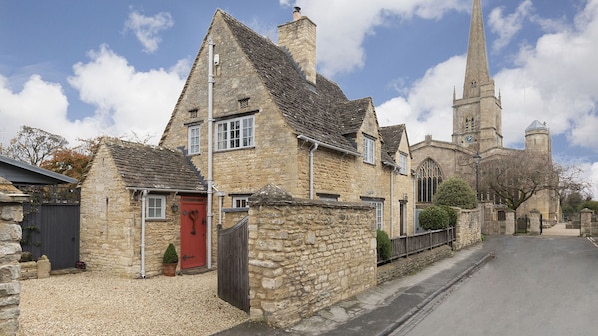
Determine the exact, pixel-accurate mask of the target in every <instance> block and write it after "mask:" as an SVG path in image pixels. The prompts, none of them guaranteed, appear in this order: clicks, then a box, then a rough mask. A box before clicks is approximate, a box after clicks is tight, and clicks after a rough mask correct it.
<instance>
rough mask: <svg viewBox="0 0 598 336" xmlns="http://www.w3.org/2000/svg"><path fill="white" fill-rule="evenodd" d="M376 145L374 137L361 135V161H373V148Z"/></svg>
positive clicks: (372, 162)
mask: <svg viewBox="0 0 598 336" xmlns="http://www.w3.org/2000/svg"><path fill="white" fill-rule="evenodd" d="M375 147H376V142H375V141H374V139H372V138H370V137H368V136H364V137H363V162H365V163H371V164H374V163H375V159H376V158H375V155H374V150H375Z"/></svg>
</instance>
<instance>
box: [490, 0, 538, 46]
mask: <svg viewBox="0 0 598 336" xmlns="http://www.w3.org/2000/svg"><path fill="white" fill-rule="evenodd" d="M503 10H504V7H496V8H494V9H493V10H492V11H491V12H490V15H489V16H488V24H489V26H490V29H491V30H492V32H494V33H496V34H498V35H499V38H498V39H497V40H495V41H494V43H493V44H492V48H493V49H494V50H495V51H496V50H500V49H502V48H504V47H505V46H507V45H508V44H509V43H510V42H511V39H512V38H513V37H514V36H515V34H517V33H518V32H519V31H520V30H521V28H522V27H523V22H524V20H525V19H526V18H527V17H528V16H529V15H530V14H531V12H532V11H533V4H532V1H531V0H525V1H523V2H522V3H521V4H519V6H518V7H517V9H516V10H515V12H514V13H512V14H510V15H507V16H504V14H503Z"/></svg>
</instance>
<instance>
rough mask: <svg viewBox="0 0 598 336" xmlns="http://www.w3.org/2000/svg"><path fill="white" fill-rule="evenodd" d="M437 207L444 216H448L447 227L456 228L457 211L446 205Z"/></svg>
mask: <svg viewBox="0 0 598 336" xmlns="http://www.w3.org/2000/svg"><path fill="white" fill-rule="evenodd" d="M439 207H440V208H442V210H444V211H445V212H446V214H447V215H448V216H449V226H453V227H454V226H456V225H457V219H459V213H458V212H457V210H455V209H453V208H451V207H450V206H448V205H439Z"/></svg>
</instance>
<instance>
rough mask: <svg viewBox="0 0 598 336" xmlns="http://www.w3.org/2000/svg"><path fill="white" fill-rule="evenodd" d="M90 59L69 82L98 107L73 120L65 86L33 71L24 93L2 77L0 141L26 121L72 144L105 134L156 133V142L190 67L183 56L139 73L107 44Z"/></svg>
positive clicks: (81, 65)
mask: <svg viewBox="0 0 598 336" xmlns="http://www.w3.org/2000/svg"><path fill="white" fill-rule="evenodd" d="M89 57H90V61H89V62H87V63H82V62H80V63H77V64H75V65H74V66H73V71H74V75H73V76H71V77H69V78H68V82H69V84H70V85H71V86H72V87H73V88H74V89H76V90H77V91H78V92H79V95H80V99H81V100H82V101H83V102H85V103H88V104H90V105H92V106H93V107H95V111H94V112H93V114H92V115H90V116H87V117H84V118H81V119H77V120H70V119H69V118H68V116H67V108H68V101H67V97H66V96H65V94H64V92H63V89H62V87H61V85H60V84H57V83H50V82H45V81H43V80H42V79H41V77H40V76H39V75H33V76H31V77H30V78H29V80H28V81H27V82H26V83H25V84H24V86H23V89H22V90H21V91H20V92H14V91H13V90H12V89H11V86H10V82H9V79H8V78H5V77H2V76H0V115H2V124H1V125H0V142H1V143H4V144H6V143H8V141H9V140H10V139H12V138H13V137H14V136H15V135H16V133H17V132H18V130H19V129H20V127H21V126H22V125H27V126H31V127H36V128H40V129H43V130H45V131H48V132H51V133H54V134H59V135H61V136H63V137H65V138H66V139H67V140H68V141H69V142H70V143H71V145H74V144H76V143H77V139H80V138H83V139H85V138H93V137H96V136H100V135H110V136H118V137H121V136H125V137H127V136H128V137H130V138H134V137H135V136H138V137H140V138H143V139H144V138H146V137H148V136H150V137H152V138H151V141H150V142H152V143H157V141H158V140H159V136H160V135H161V134H162V131H163V130H164V127H165V126H166V123H167V122H168V119H169V117H170V115H171V113H172V111H173V109H174V106H175V104H176V101H177V99H178V96H179V94H180V93H181V90H182V88H183V85H184V81H185V78H186V75H187V73H188V70H189V68H190V61H189V60H180V61H178V62H177V63H176V64H175V65H173V66H172V67H171V68H170V69H169V70H165V69H154V70H150V71H147V72H141V71H136V70H135V68H134V67H133V66H131V65H129V64H128V62H127V60H126V59H125V58H123V57H122V56H119V55H117V54H116V53H115V52H113V51H112V50H110V49H109V48H108V47H107V46H105V45H104V46H102V47H101V48H100V49H99V50H98V51H90V52H89Z"/></svg>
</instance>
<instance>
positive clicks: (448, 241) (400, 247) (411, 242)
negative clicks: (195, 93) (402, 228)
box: [378, 227, 455, 265]
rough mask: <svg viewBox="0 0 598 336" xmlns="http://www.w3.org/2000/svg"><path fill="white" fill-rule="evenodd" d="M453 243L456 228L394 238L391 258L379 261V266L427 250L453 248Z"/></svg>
mask: <svg viewBox="0 0 598 336" xmlns="http://www.w3.org/2000/svg"><path fill="white" fill-rule="evenodd" d="M453 241H455V228H454V227H450V228H448V229H444V230H436V231H427V232H424V233H420V234H416V235H414V236H404V237H396V238H392V239H391V240H390V244H391V254H390V258H388V259H386V260H381V259H378V265H380V264H384V263H388V262H390V261H393V260H395V259H399V258H403V257H407V256H409V255H412V254H416V253H420V252H422V251H425V250H431V249H433V248H435V247H438V246H442V245H449V246H451V247H452V246H453Z"/></svg>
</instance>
